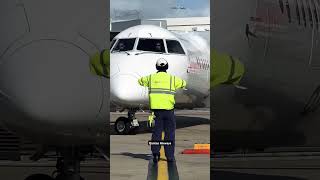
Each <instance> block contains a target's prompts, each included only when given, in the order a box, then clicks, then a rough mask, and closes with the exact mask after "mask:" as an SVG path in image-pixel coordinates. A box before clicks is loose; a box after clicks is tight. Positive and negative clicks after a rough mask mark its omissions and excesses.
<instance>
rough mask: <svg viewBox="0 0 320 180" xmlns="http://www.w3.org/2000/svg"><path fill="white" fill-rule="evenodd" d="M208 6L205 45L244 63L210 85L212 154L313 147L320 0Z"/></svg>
mask: <svg viewBox="0 0 320 180" xmlns="http://www.w3.org/2000/svg"><path fill="white" fill-rule="evenodd" d="M212 9H213V14H212V16H213V17H212V18H211V19H213V22H212V25H213V27H214V29H213V30H212V34H211V37H212V41H211V43H212V44H211V48H213V49H215V50H216V51H217V52H219V53H221V54H225V55H227V56H228V57H234V58H237V59H238V60H239V61H240V62H241V63H242V64H243V66H244V74H243V75H242V77H241V80H240V81H239V82H237V83H235V84H234V83H227V84H225V83H224V82H223V81H221V82H220V83H221V84H220V85H218V86H216V87H212V89H211V93H210V95H211V108H212V110H211V116H212V117H214V118H213V122H212V126H213V127H212V129H213V131H211V136H212V137H213V139H212V141H213V142H212V144H213V147H214V149H215V152H217V151H221V152H226V151H238V150H241V151H243V150H252V151H264V150H267V149H268V148H269V149H270V148H273V149H277V148H280V147H284V148H292V147H300V148H302V149H305V150H307V148H308V147H314V148H319V146H320V141H319V137H320V133H319V127H320V123H319V122H320V121H319V117H320V114H319V113H320V111H319V105H320V99H319V97H320V96H319V93H320V86H319V85H320V84H319V75H320V61H319V60H320V56H319V55H320V54H319V52H320V51H319V47H320V43H319V42H320V41H319V40H320V34H319V32H320V31H319V19H320V18H319V15H320V14H319V13H320V12H319V10H320V4H319V1H313V0H311V1H304V0H301V1H299V0H279V1H274V0H245V1H237V0H216V1H214V3H213V5H212ZM217 60H218V59H217V57H213V56H212V57H211V63H213V62H215V61H217ZM217 68H218V67H217ZM211 71H212V72H214V71H215V69H214V67H213V68H212V69H211ZM230 71H232V70H230ZM230 71H228V72H230ZM211 83H212V81H211ZM239 86H241V87H243V88H239Z"/></svg>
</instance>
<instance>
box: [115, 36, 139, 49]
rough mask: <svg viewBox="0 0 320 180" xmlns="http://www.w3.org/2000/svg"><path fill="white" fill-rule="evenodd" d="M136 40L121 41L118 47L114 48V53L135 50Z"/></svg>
mask: <svg viewBox="0 0 320 180" xmlns="http://www.w3.org/2000/svg"><path fill="white" fill-rule="evenodd" d="M135 41H136V39H135V38H130V39H119V40H118V43H117V45H116V46H115V47H114V48H113V51H130V50H132V49H133V46H134V42H135Z"/></svg>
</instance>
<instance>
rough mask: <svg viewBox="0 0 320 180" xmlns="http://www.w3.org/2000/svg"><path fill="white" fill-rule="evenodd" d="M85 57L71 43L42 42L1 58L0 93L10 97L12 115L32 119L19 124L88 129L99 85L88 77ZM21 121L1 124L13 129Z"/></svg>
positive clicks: (99, 99)
mask: <svg viewBox="0 0 320 180" xmlns="http://www.w3.org/2000/svg"><path fill="white" fill-rule="evenodd" d="M88 56H89V55H88V54H86V53H85V52H83V51H82V50H81V49H79V48H77V47H76V46H73V45H71V44H67V43H65V42H61V41H57V40H42V41H35V42H34V43H29V44H27V45H25V46H22V47H21V48H18V49H17V50H16V51H14V52H13V53H11V54H8V55H6V56H5V58H3V59H2V61H1V64H0V91H1V92H2V93H5V94H6V95H7V96H8V97H9V100H10V102H11V103H12V104H13V106H14V107H15V108H16V109H17V111H16V112H18V111H19V112H21V113H23V114H24V115H25V116H26V117H29V118H30V119H32V121H31V120H30V121H29V123H26V125H24V126H28V125H29V126H34V125H35V124H40V123H44V124H46V125H48V124H50V125H56V126H57V127H58V126H59V127H68V128H69V127H70V129H71V128H72V126H74V125H75V124H76V123H77V124H81V125H82V124H83V125H87V124H86V123H88V120H91V121H89V122H90V123H91V122H93V120H95V118H96V116H97V114H98V113H99V108H100V106H101V104H102V100H103V96H102V95H103V93H102V92H103V89H102V88H103V87H102V84H101V82H100V80H99V78H97V77H96V76H94V75H93V74H91V73H90V67H89V57H88ZM0 102H1V101H0ZM1 103H2V102H1ZM1 112H2V111H1ZM3 113H5V112H3ZM12 114H13V113H11V115H12ZM22 120H23V118H19V119H15V120H13V119H9V118H7V119H5V120H4V121H7V123H8V124H15V125H17V124H22ZM101 124H102V123H101ZM30 128H32V127H30Z"/></svg>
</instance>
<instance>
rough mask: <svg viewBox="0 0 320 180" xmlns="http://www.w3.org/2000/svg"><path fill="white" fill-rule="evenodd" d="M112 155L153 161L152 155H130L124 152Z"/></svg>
mask: <svg viewBox="0 0 320 180" xmlns="http://www.w3.org/2000/svg"><path fill="white" fill-rule="evenodd" d="M111 155H121V156H128V157H132V158H136V159H144V160H146V161H149V160H150V159H152V155H151V154H134V153H129V152H123V153H113V154H111Z"/></svg>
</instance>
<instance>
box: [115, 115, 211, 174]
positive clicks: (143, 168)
mask: <svg viewBox="0 0 320 180" xmlns="http://www.w3.org/2000/svg"><path fill="white" fill-rule="evenodd" d="M175 114H176V122H177V129H176V150H175V158H176V162H173V163H167V162H166V160H165V156H164V155H162V156H161V160H160V161H159V162H158V164H153V162H152V160H151V158H152V156H151V150H150V146H148V141H149V140H150V138H151V131H150V130H149V129H148V128H147V124H146V123H147V121H146V120H147V117H148V115H149V114H148V113H137V114H136V117H137V119H138V120H139V123H140V128H139V131H138V132H137V133H136V134H135V135H116V133H115V131H114V122H115V121H116V119H117V118H118V117H120V116H126V113H111V116H110V117H111V136H110V142H111V146H110V177H111V179H117V180H127V179H129V180H141V179H150V180H151V179H161V180H163V179H170V180H175V179H182V180H195V179H210V158H209V157H210V156H209V155H208V154H207V155H205V154H202V155H187V154H181V152H182V151H183V150H184V149H192V148H193V146H194V144H195V143H210V120H209V119H210V113H209V111H208V110H180V111H179V110H177V111H176V113H175Z"/></svg>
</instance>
